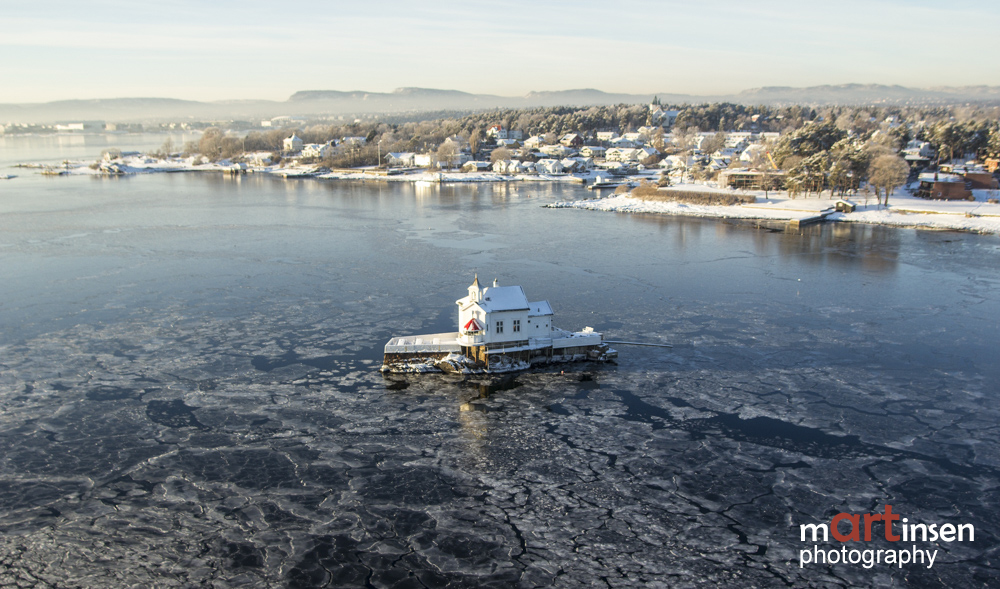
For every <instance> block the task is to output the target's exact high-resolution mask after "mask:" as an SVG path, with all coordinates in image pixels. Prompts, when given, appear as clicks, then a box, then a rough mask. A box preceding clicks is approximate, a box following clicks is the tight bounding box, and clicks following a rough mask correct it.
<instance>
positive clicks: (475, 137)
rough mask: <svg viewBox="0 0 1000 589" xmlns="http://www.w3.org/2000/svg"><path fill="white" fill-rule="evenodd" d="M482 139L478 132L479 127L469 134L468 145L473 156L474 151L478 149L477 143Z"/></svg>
mask: <svg viewBox="0 0 1000 589" xmlns="http://www.w3.org/2000/svg"><path fill="white" fill-rule="evenodd" d="M482 141H483V136H482V134H481V133H480V132H479V129H476V130H474V131H473V132H472V135H469V147H470V148H471V150H472V155H473V156H475V155H476V152H477V151H479V144H480V143H482Z"/></svg>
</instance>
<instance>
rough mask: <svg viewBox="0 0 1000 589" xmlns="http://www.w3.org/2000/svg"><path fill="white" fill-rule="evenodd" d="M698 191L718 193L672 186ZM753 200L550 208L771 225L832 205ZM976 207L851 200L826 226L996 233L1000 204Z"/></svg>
mask: <svg viewBox="0 0 1000 589" xmlns="http://www.w3.org/2000/svg"><path fill="white" fill-rule="evenodd" d="M672 188H674V189H680V190H683V189H685V188H688V189H691V190H698V191H702V192H704V191H716V190H719V189H716V188H713V187H706V186H701V185H682V186H674V187H672ZM748 194H753V195H754V196H756V197H757V202H756V203H754V204H744V205H733V206H711V205H696V204H688V203H683V202H674V201H651V200H642V199H639V198H633V197H631V196H629V195H628V194H624V195H612V196H609V197H607V198H595V199H586V200H578V201H569V202H557V203H553V204H550V205H548V206H549V207H550V208H576V209H586V210H592V211H607V212H616V213H653V214H665V215H685V216H694V217H713V218H722V219H766V220H774V221H793V220H803V219H807V218H810V217H815V216H816V215H818V214H820V213H823V212H829V211H831V210H832V209H833V207H834V204H835V203H836V200H837V199H831V198H830V197H829V195H827V194H826V193H824V195H823V196H821V197H819V198H817V197H815V196H812V197H809V198H803V197H801V196H800V197H799V198H796V199H791V198H789V197H788V194H787V193H786V192H770V193H769V194H768V198H766V199H765V197H764V193H763V191H759V192H757V191H750V192H749V193H748ZM973 195H974V196H975V198H976V200H975V201H943V200H927V199H923V198H917V197H915V196H911V195H910V194H909V193H906V192H905V191H903V192H902V193H897V194H894V195H893V196H891V197H890V198H889V206H888V207H884V206H879V205H878V204H876V202H875V199H874V197H871V198H869V199H868V203H867V204H865V201H864V198H863V197H862V198H861V199H857V198H851V199H849V200H851V202H853V203H855V204H856V205H857V208H856V209H855V211H854V212H852V213H832V214H830V215H829V216H828V217H827V220H828V221H838V222H844V223H870V224H877V225H892V226H897V227H923V228H929V229H952V230H958V231H973V232H976V233H1000V204H993V203H988V202H987V200H988V199H993V198H997V195H996V194H991V191H989V190H974V191H973Z"/></svg>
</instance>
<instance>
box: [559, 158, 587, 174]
mask: <svg viewBox="0 0 1000 589" xmlns="http://www.w3.org/2000/svg"><path fill="white" fill-rule="evenodd" d="M560 161H561V163H562V165H563V169H564V170H565V171H566V172H585V171H587V170H593V169H594V160H593V159H592V158H589V157H567V158H563V159H562V160H560Z"/></svg>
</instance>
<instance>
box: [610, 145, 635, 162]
mask: <svg viewBox="0 0 1000 589" xmlns="http://www.w3.org/2000/svg"><path fill="white" fill-rule="evenodd" d="M637 151H638V150H637V149H635V148H634V147H612V148H611V149H609V150H608V151H607V152H605V154H604V159H605V161H609V162H631V161H635V152H637Z"/></svg>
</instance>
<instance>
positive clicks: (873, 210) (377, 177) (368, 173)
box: [17, 155, 1000, 234]
mask: <svg viewBox="0 0 1000 589" xmlns="http://www.w3.org/2000/svg"><path fill="white" fill-rule="evenodd" d="M194 159H195V158H185V159H183V160H182V159H166V160H164V159H158V158H152V157H149V156H145V155H139V156H135V157H130V158H126V159H125V160H120V163H119V161H112V162H107V163H105V165H104V167H103V168H97V169H92V168H91V167H90V165H91V162H83V161H73V162H68V165H66V164H64V165H48V166H47V165H45V164H35V163H31V164H18V166H17V167H21V168H31V169H39V170H41V171H40V172H39V173H40V174H45V173H47V174H49V175H53V174H55V175H61V176H84V175H85V176H121V175H142V174H157V173H190V172H202V173H205V172H209V173H222V174H230V175H234V176H241V175H244V174H264V175H267V176H273V177H275V178H280V179H316V180H350V181H363V182H372V181H376V182H411V183H428V184H466V183H468V184H472V183H498V182H561V183H567V184H580V185H584V184H588V185H592V184H593V182H594V180H595V179H596V178H597V177H598V175H604V173H603V172H602V171H595V170H591V171H589V172H585V173H573V174H517V175H507V174H499V173H496V172H454V171H434V172H431V171H406V172H400V173H390V171H389V170H387V169H379V168H360V169H357V170H356V171H354V170H352V171H347V170H336V171H322V172H320V171H318V170H317V168H316V167H315V166H294V167H283V168H282V167H276V166H256V167H255V166H238V165H234V164H218V163H207V164H195V163H194ZM658 172H659V170H655V171H650V172H648V173H646V174H640V175H638V176H630V177H627V178H623V179H622V181H625V182H628V181H637V180H653V179H655V178H656V176H657V175H658ZM671 188H672V189H673V190H691V191H699V192H706V191H708V192H720V193H726V194H730V193H733V192H734V191H733V190H728V189H720V188H717V187H715V186H712V185H710V184H709V185H706V184H681V185H675V186H671ZM608 190H611V188H608ZM993 192H995V191H990V190H982V189H977V190H974V191H973V194H974V197H975V200H974V201H938V200H926V199H922V198H917V197H914V196H911V195H910V194H907V193H906V189H905V188H904V189H902V190H901V192H900V194H896V195H893V196H891V197H890V198H889V201H890V204H889V205H888V207H885V206H881V205H873V204H870V201H871V200H872V199H871V198H870V197H869V198H868V201H869V204H863V203H862V201H863V200H864V197H863V196H861V197H858V196H852V197H847V200H850V201H851V202H853V203H854V204H856V205H857V208H856V209H855V211H854V212H851V213H838V212H832V211H831V209H832V208H833V207H834V204H835V203H836V201H837V200H839V199H838V198H831V197H829V196H819V197H800V198H797V199H791V198H789V197H788V195H787V193H786V192H774V191H771V192H769V194H768V197H767V198H764V193H763V191H740V194H745V195H752V196H754V197H756V198H757V202H755V203H752V204H742V205H696V204H688V203H684V202H678V201H653V200H643V199H641V198H634V197H632V196H630V195H629V194H620V195H614V194H608V195H605V196H602V195H600V194H595V197H594V198H586V199H580V200H573V201H558V202H554V203H550V204H547V205H544V206H545V208H552V209H562V208H574V209H583V210H591V211H602V212H617V213H642V214H662V215H676V216H685V217H701V218H714V219H746V220H761V221H779V222H780V221H783V222H795V221H803V220H806V219H810V218H814V217H816V216H817V215H820V214H824V215H825V220H827V221H832V222H840V223H865V224H871V225H885V226H890V227H900V228H903V227H909V228H917V229H936V230H950V231H966V232H971V233H980V234H1000V204H994V203H988V202H986V201H987V199H995V198H996V197H997V195H996V194H993Z"/></svg>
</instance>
